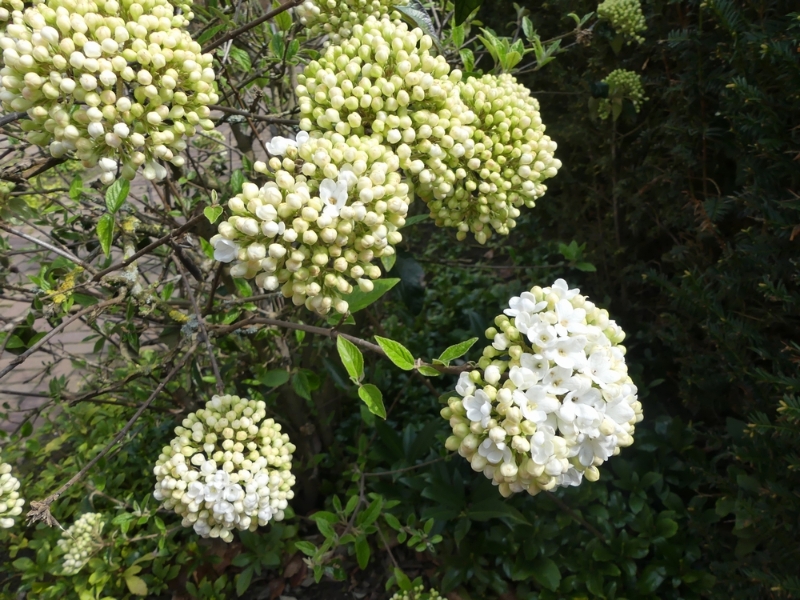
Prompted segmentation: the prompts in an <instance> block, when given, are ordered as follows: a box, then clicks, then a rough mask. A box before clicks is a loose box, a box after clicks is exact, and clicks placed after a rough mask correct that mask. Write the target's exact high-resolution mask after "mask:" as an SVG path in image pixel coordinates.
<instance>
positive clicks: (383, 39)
mask: <svg viewBox="0 0 800 600" xmlns="http://www.w3.org/2000/svg"><path fill="white" fill-rule="evenodd" d="M432 45H433V41H432V39H431V38H430V36H428V35H425V34H424V33H423V32H422V30H421V29H419V28H414V29H409V27H408V26H407V25H406V24H405V23H403V22H395V21H392V20H391V19H389V18H383V19H381V20H378V19H376V18H374V17H369V18H368V19H366V21H365V22H364V24H363V25H356V26H355V27H354V28H353V34H352V37H351V38H349V39H347V40H344V41H343V42H342V43H341V44H339V45H332V46H329V47H328V48H327V49H326V51H325V52H324V53H323V54H322V55H321V56H320V57H319V59H318V60H316V61H312V62H311V63H309V65H308V66H307V67H306V69H305V70H304V72H303V74H302V75H300V76H299V77H298V80H299V82H300V85H298V87H297V89H296V92H297V96H298V101H299V104H300V111H301V114H302V115H303V118H302V119H301V121H300V127H301V129H303V130H305V131H309V132H312V136H319V135H324V136H329V135H331V133H332V132H336V133H339V134H341V135H349V134H355V135H358V136H364V135H371V136H372V137H374V138H376V139H378V140H380V141H381V143H384V144H387V145H388V146H390V147H391V148H392V149H393V150H394V152H395V153H396V154H397V156H398V158H399V159H400V168H401V169H403V170H404V171H405V172H406V174H408V175H409V176H411V177H412V179H413V181H414V183H415V185H416V190H417V192H418V193H419V195H420V196H421V197H422V198H423V199H424V200H425V201H426V202H428V203H429V208H431V212H432V216H433V217H434V219H435V220H436V222H437V224H439V225H443V226H452V227H458V228H459V238H461V239H463V238H464V237H465V236H466V233H467V232H468V231H472V232H473V233H474V234H475V238H476V239H477V240H478V241H479V242H480V243H484V242H485V241H486V240H487V239H488V237H489V236H490V235H491V231H492V229H494V230H495V231H497V232H499V233H501V234H507V233H508V231H509V229H510V228H512V227H513V226H514V225H515V223H514V218H515V217H516V216H518V214H519V211H518V210H517V207H518V206H521V205H523V204H528V205H532V204H533V201H534V200H535V199H536V198H538V197H540V196H541V195H542V194H543V193H544V191H545V190H546V187H545V186H544V185H542V183H541V182H542V181H543V180H544V179H546V178H548V177H552V176H553V175H555V174H556V171H557V170H558V168H559V166H560V162H559V161H558V160H556V159H554V158H553V155H552V153H553V151H554V150H555V143H553V142H552V141H551V140H550V138H548V137H547V136H544V135H543V133H544V126H543V125H542V122H541V118H540V117H539V113H538V103H537V102H536V100H534V99H533V98H531V97H530V95H529V92H528V90H527V89H525V88H524V87H523V86H521V85H518V84H517V83H516V81H515V80H514V79H513V78H512V77H510V76H501V77H494V76H485V77H483V78H481V79H474V78H470V79H469V80H468V81H466V82H463V81H462V79H461V77H462V76H461V72H460V71H458V70H454V71H451V70H450V66H449V65H448V64H447V61H446V60H445V59H444V57H443V56H441V55H436V56H434V55H433V54H432V53H431V52H430V50H431V47H432Z"/></svg>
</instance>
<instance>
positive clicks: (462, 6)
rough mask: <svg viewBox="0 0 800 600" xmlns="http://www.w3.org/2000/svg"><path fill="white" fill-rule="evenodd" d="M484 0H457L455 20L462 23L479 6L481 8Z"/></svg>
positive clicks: (459, 23) (458, 23)
mask: <svg viewBox="0 0 800 600" xmlns="http://www.w3.org/2000/svg"><path fill="white" fill-rule="evenodd" d="M481 4H483V0H455V14H454V15H453V22H454V23H455V24H456V25H461V24H462V23H463V22H464V21H466V20H467V19H468V18H469V16H470V15H471V14H472V13H473V11H475V10H476V9H477V8H480V6H481Z"/></svg>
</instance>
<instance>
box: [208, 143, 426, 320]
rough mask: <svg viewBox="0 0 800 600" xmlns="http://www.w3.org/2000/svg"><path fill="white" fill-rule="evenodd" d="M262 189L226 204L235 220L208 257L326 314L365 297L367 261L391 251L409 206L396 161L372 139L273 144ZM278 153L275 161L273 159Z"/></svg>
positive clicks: (248, 187) (222, 227)
mask: <svg viewBox="0 0 800 600" xmlns="http://www.w3.org/2000/svg"><path fill="white" fill-rule="evenodd" d="M268 149H269V151H270V152H271V153H274V154H276V156H274V157H273V158H272V159H271V160H270V164H269V169H268V168H267V165H265V164H264V163H256V165H255V169H256V170H257V171H261V172H263V173H265V174H267V175H268V176H269V177H270V178H271V179H272V181H269V182H268V183H267V184H266V185H264V186H263V187H262V188H260V189H259V188H258V186H256V185H254V184H252V183H245V184H244V185H243V186H242V193H241V194H239V195H238V196H236V197H234V198H231V200H230V201H229V202H228V208H229V209H230V211H231V212H232V213H233V216H232V217H230V218H228V220H227V221H223V222H221V223H220V224H219V234H218V235H215V236H214V237H212V238H211V244H212V245H213V247H214V257H215V258H216V259H217V260H219V261H221V262H234V263H235V264H234V265H233V267H232V268H231V275H233V276H234V277H247V278H252V277H255V279H256V284H257V285H258V286H259V287H261V288H263V289H266V290H276V289H278V288H280V290H281V292H282V293H283V295H284V296H286V297H287V298H291V299H292V301H293V302H294V304H295V305H301V304H305V306H306V307H307V308H308V309H309V310H313V311H316V312H317V313H319V314H325V313H327V312H329V311H330V309H331V308H333V309H334V310H336V311H337V312H339V313H345V312H347V308H348V305H347V301H346V300H344V299H343V296H344V295H346V294H349V293H351V292H352V291H353V286H354V285H358V287H359V288H360V289H362V290H363V291H371V290H372V288H373V283H372V280H373V279H376V278H378V277H380V274H381V271H380V268H379V267H378V266H377V265H374V264H372V261H373V259H375V258H378V257H381V256H388V255H391V254H394V245H395V244H397V243H398V242H400V240H401V239H402V236H401V235H400V232H399V231H398V229H399V228H400V227H402V226H403V225H404V224H405V216H406V213H407V211H408V204H409V202H410V200H409V196H408V185H407V184H405V183H403V182H402V181H401V174H400V173H399V171H398V167H399V164H398V163H399V160H398V158H397V156H396V155H395V154H394V153H393V152H391V151H390V150H389V148H388V147H386V146H384V145H382V144H380V143H379V141H378V139H377V138H374V137H372V138H370V137H361V138H360V137H357V136H351V137H349V138H347V139H345V138H344V137H343V136H341V135H339V134H332V135H331V136H330V139H328V138H320V139H313V138H312V139H308V136H307V134H305V132H300V133H298V134H297V138H296V139H294V140H291V139H287V138H280V139H277V140H276V139H275V138H273V140H272V141H271V142H270V144H269V147H268ZM279 156H283V160H281V158H279Z"/></svg>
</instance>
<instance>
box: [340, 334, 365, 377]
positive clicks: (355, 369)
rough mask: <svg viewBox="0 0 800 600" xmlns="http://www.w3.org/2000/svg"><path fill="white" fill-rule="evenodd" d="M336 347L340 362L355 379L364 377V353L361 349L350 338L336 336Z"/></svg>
mask: <svg viewBox="0 0 800 600" xmlns="http://www.w3.org/2000/svg"><path fill="white" fill-rule="evenodd" d="M336 349H337V350H338V351H339V358H341V359H342V364H343V365H344V368H345V369H346V370H347V374H348V375H350V377H352V378H353V379H354V380H355V381H361V378H362V377H364V355H363V354H361V350H359V349H358V347H357V346H356V345H355V344H354V343H353V342H351V341H350V340H348V339H346V338H344V337H342V336H341V335H338V336H336Z"/></svg>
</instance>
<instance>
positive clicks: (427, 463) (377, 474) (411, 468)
mask: <svg viewBox="0 0 800 600" xmlns="http://www.w3.org/2000/svg"><path fill="white" fill-rule="evenodd" d="M446 458H447V457H446V456H440V457H439V458H434V459H431V460H429V461H426V462H424V463H419V464H418V465H413V466H411V467H405V468H403V469H395V470H394V471H376V472H375V473H364V477H383V476H384V475H396V474H397V473H405V472H406V471H413V470H414V469H419V468H420V467H427V466H428V465H432V464H434V463H437V462H442V461H443V460H445V459H446Z"/></svg>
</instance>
